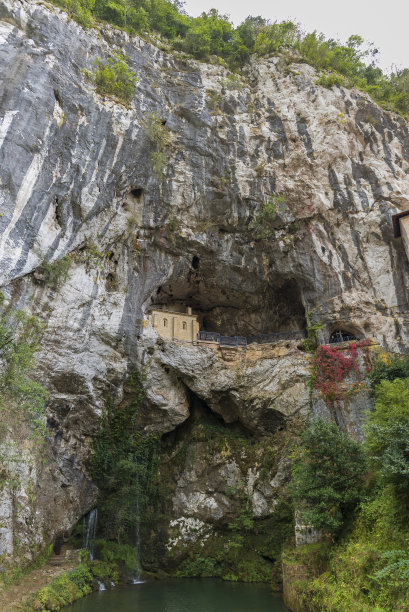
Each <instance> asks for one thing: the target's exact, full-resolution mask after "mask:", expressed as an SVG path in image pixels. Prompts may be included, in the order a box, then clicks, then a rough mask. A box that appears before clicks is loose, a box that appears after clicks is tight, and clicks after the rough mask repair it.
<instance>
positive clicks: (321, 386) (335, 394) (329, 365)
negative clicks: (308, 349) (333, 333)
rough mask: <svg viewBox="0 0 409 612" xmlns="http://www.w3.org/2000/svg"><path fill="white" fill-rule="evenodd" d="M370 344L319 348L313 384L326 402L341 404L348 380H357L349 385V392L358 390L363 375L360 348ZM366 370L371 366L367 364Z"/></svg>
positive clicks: (313, 365) (365, 342)
mask: <svg viewBox="0 0 409 612" xmlns="http://www.w3.org/2000/svg"><path fill="white" fill-rule="evenodd" d="M369 344H370V340H361V341H360V342H352V343H351V344H349V345H348V346H347V347H345V348H337V347H336V346H334V345H322V346H319V347H318V349H317V350H316V352H315V355H314V359H313V362H312V382H313V386H314V388H315V389H318V390H319V391H320V392H321V395H322V396H323V398H324V400H325V401H326V402H329V403H331V404H334V403H336V402H339V401H341V400H342V398H343V397H344V396H345V394H346V389H345V386H344V385H342V382H343V381H344V380H345V379H346V378H348V377H353V378H355V382H354V383H352V382H351V384H348V389H347V392H351V391H353V390H354V389H356V388H357V387H358V386H359V385H360V384H361V383H362V374H361V371H360V368H359V362H358V348H363V347H365V346H368V345H369ZM365 366H366V369H368V367H370V366H369V364H368V363H366V362H365Z"/></svg>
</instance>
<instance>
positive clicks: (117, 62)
mask: <svg viewBox="0 0 409 612" xmlns="http://www.w3.org/2000/svg"><path fill="white" fill-rule="evenodd" d="M84 73H85V75H86V76H87V78H89V79H90V80H91V81H92V82H94V83H95V87H96V91H97V93H98V94H99V95H100V96H108V97H111V98H114V99H115V100H118V101H119V102H122V103H123V104H125V105H127V104H129V103H130V102H131V100H132V98H133V95H134V93H135V85H136V83H137V82H138V79H137V78H136V75H135V73H134V72H133V71H132V70H131V69H130V68H129V67H128V65H127V63H126V60H125V58H124V57H123V56H122V55H120V54H116V55H114V57H109V58H108V59H107V60H106V61H103V60H102V59H101V58H100V57H98V58H97V59H96V60H95V62H94V69H93V71H84Z"/></svg>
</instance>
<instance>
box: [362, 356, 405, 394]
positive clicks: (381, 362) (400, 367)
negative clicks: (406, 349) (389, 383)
mask: <svg viewBox="0 0 409 612" xmlns="http://www.w3.org/2000/svg"><path fill="white" fill-rule="evenodd" d="M368 378H369V380H370V382H371V386H372V387H373V388H374V387H375V386H376V385H378V384H379V383H380V382H381V381H382V380H395V378H409V355H404V356H402V355H395V356H394V357H392V358H390V359H388V358H387V359H378V360H377V362H376V363H375V365H374V366H373V367H372V369H371V371H370V372H369V374H368Z"/></svg>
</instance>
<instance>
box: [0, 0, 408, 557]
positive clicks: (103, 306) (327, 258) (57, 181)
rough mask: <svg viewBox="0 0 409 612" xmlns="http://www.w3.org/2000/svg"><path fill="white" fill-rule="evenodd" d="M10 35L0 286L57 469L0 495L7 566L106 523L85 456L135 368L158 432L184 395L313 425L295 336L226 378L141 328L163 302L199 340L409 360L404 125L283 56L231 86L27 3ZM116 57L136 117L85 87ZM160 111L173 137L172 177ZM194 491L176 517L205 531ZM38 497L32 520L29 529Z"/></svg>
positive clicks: (237, 418)
mask: <svg viewBox="0 0 409 612" xmlns="http://www.w3.org/2000/svg"><path fill="white" fill-rule="evenodd" d="M0 20H1V21H0V32H1V39H0V40H1V46H0V57H1V63H0V70H1V83H2V85H1V87H2V90H1V97H0V122H1V123H0V156H1V164H0V181H1V182H0V186H1V192H0V194H1V195H0V197H1V204H0V211H1V214H0V232H1V234H0V276H1V279H0V284H1V286H2V288H3V291H4V293H5V296H6V301H7V304H8V305H9V306H10V307H11V308H24V307H25V308H27V309H29V310H30V311H31V312H33V313H35V314H37V315H39V316H41V317H43V318H44V320H45V321H46V329H45V333H44V337H43V340H42V350H41V354H40V355H39V361H38V363H39V371H40V377H41V380H42V381H43V382H44V384H46V386H47V387H48V388H49V390H50V400H49V401H48V404H47V416H48V423H49V427H50V434H51V438H50V443H49V448H48V449H47V451H46V453H47V462H48V463H47V465H48V467H47V469H46V468H44V467H43V468H42V469H41V470H40V469H34V470H32V471H31V473H30V474H29V470H26V471H27V473H22V474H21V477H20V479H19V486H18V488H17V490H14V491H13V493H10V491H9V490H8V489H7V488H4V489H3V490H2V491H1V493H0V513H1V515H2V527H1V531H0V546H1V551H0V552H2V553H6V555H8V556H11V555H13V552H14V553H16V545H15V542H16V541H17V539H18V540H19V542H20V543H21V544H22V547H23V549H24V551H28V550H29V548H30V547H31V548H33V546H34V545H35V543H41V542H48V541H50V540H51V539H52V538H53V537H55V536H56V535H57V534H59V533H61V532H64V531H66V530H69V529H70V528H71V526H72V525H73V524H74V523H75V521H76V520H78V519H79V518H80V517H81V515H82V514H83V513H85V512H86V511H87V510H89V508H90V507H92V505H93V503H94V501H95V494H96V491H95V488H94V487H93V485H92V482H91V481H90V479H89V476H88V474H87V470H86V457H87V455H88V453H89V450H88V449H89V441H90V438H91V436H92V435H93V433H95V431H96V429H97V427H98V418H99V414H100V410H101V408H102V406H103V405H104V402H105V401H106V399H107V397H109V396H114V397H116V398H121V394H122V384H123V381H124V380H125V378H126V376H127V374H128V373H129V371H130V370H131V369H133V368H134V367H135V366H137V365H143V366H145V367H146V371H147V383H146V384H147V391H148V398H149V403H148V409H147V410H146V414H144V415H141V426H142V427H144V428H145V429H146V430H147V431H157V432H159V433H161V434H169V432H172V431H173V430H175V428H177V427H179V426H181V425H182V424H183V423H184V422H185V421H186V420H187V419H188V417H189V413H190V412H191V408H192V394H194V397H195V398H198V399H197V401H201V402H203V403H205V404H206V406H207V407H208V408H209V409H210V410H211V411H213V412H214V413H217V414H218V415H221V417H222V418H223V419H224V421H225V423H240V424H241V426H243V427H245V428H246V429H247V430H248V431H250V432H252V434H254V435H256V436H259V437H260V439H261V438H262V437H263V436H268V435H275V434H276V432H277V431H281V430H282V429H283V430H285V429H286V427H289V424H291V423H293V424H294V425H295V423H296V421H297V419H298V418H300V419H301V420H302V419H304V418H306V417H307V416H308V413H309V410H310V403H309V395H308V390H307V382H308V358H307V357H306V356H305V354H304V353H303V352H302V351H300V350H299V349H298V348H297V343H296V342H293V343H291V342H290V343H289V345H288V346H286V344H285V343H284V344H282V345H280V346H276V347H275V348H273V347H270V349H268V350H267V349H266V351H267V352H263V351H262V349H256V348H253V349H251V350H249V351H248V354H247V358H246V360H245V361H243V362H238V363H235V362H234V363H229V362H226V361H224V360H223V359H222V358H221V357H220V355H217V354H216V353H215V352H214V351H212V349H204V348H201V347H195V346H190V347H186V346H183V345H180V344H177V343H168V342H164V341H162V340H161V339H160V338H159V337H158V336H157V335H156V334H155V333H154V332H153V331H152V330H149V329H148V328H146V327H144V324H143V321H144V314H145V313H146V311H147V309H148V308H149V306H150V305H152V304H155V305H160V304H162V305H166V306H168V307H169V306H170V307H173V308H182V307H183V308H184V307H185V306H186V305H190V306H192V307H193V309H194V311H195V312H197V313H199V316H200V320H201V325H202V328H204V329H207V330H210V331H220V332H222V333H225V334H240V335H246V336H251V335H257V334H266V333H270V332H275V331H283V330H286V331H287V330H299V329H303V328H305V325H306V320H307V318H308V319H309V320H312V321H320V322H322V323H323V324H324V327H323V330H322V332H321V341H327V340H328V336H329V334H330V332H331V331H333V330H334V329H337V328H339V327H343V328H346V329H348V330H349V331H352V332H355V333H357V334H359V335H362V336H371V337H373V338H375V339H376V340H377V341H378V342H379V343H380V344H381V345H383V346H385V347H387V348H389V349H392V350H396V351H404V350H406V348H407V346H408V343H409V327H408V325H407V303H408V273H409V267H408V261H407V259H406V256H405V254H404V250H403V246H402V245H401V243H400V240H399V239H394V238H393V232H392V223H391V215H392V214H393V213H395V212H398V211H399V210H401V209H407V208H409V196H408V193H409V131H408V125H407V123H406V122H405V121H404V120H403V119H402V118H401V117H399V116H397V115H394V114H391V113H387V112H385V111H382V110H381V109H379V107H377V106H376V105H375V104H374V103H373V102H372V101H371V100H370V99H369V98H368V96H366V95H364V94H362V93H360V92H358V91H355V90H353V91H349V90H346V89H343V88H333V89H332V90H328V89H324V88H322V87H320V86H318V85H316V84H315V80H316V73H315V71H314V69H313V68H311V67H310V66H307V65H305V64H301V63H297V62H296V61H295V62H294V63H291V61H290V60H289V59H288V58H284V57H273V58H268V59H263V60H254V61H252V62H251V63H250V64H249V65H248V66H247V67H246V69H245V70H244V72H243V75H242V77H240V79H239V81H237V80H234V79H232V78H231V76H229V73H228V71H226V70H225V69H224V68H223V67H221V66H216V65H207V64H200V63H197V62H195V61H193V60H191V59H188V58H185V57H182V56H180V55H177V54H170V53H167V52H166V51H162V50H160V49H159V48H158V47H156V46H154V45H153V44H151V43H149V42H146V41H144V40H142V39H139V38H137V37H135V38H130V37H129V36H128V35H127V34H125V33H122V32H118V31H113V30H111V29H109V28H107V27H105V28H102V29H101V30H100V31H98V32H97V31H95V30H90V31H88V32H84V30H83V29H82V28H81V27H80V26H78V25H77V24H76V23H74V22H72V21H69V20H68V18H67V16H66V15H65V14H64V13H63V12H61V11H59V10H58V9H56V8H55V7H52V6H49V7H48V6H46V5H44V4H43V3H40V2H36V1H34V0H28V1H26V0H21V1H15V2H11V1H9V0H5V1H3V3H2V5H1V7H0ZM118 50H120V51H121V52H123V53H124V54H125V55H126V56H127V57H128V64H129V66H130V68H132V70H134V71H135V73H136V75H137V77H138V83H137V87H136V90H135V96H134V98H133V100H132V103H131V105H130V107H129V108H125V107H123V106H121V105H120V104H117V103H116V102H114V101H112V100H109V99H104V98H101V97H100V96H98V95H97V94H96V92H95V90H94V87H93V85H92V83H91V82H90V81H89V80H87V78H86V76H85V74H84V71H86V70H92V66H93V62H94V61H95V60H96V59H97V58H98V57H100V58H107V57H109V56H110V54H112V52H114V51H118ZM294 59H295V60H296V58H294ZM152 113H154V115H155V117H159V118H160V120H161V122H162V123H163V129H164V130H166V132H167V134H168V140H169V141H170V144H169V145H168V146H167V147H166V149H165V151H164V153H165V155H166V158H167V160H166V165H165V167H164V174H163V176H160V175H159V173H158V172H157V171H156V172H155V170H154V168H153V164H152V151H154V149H155V142H152V141H151V138H150V137H149V130H148V129H147V126H148V124H149V121H150V119H149V118H150V117H152V116H153V115H152ZM272 193H279V194H281V196H282V198H283V200H284V202H285V203H283V204H281V205H280V206H279V207H278V210H277V217H276V229H275V232H274V235H271V237H270V238H269V239H268V240H267V241H266V240H260V239H258V238H257V236H256V235H255V233H254V230H253V229H252V226H253V223H254V219H255V217H256V215H257V213H258V212H259V211H260V210H261V208H262V206H263V203H265V202H266V201H268V199H269V197H270V196H271V194H272ZM67 254H68V255H70V259H71V266H70V269H69V272H68V276H67V278H66V279H65V280H64V282H62V283H61V284H60V285H59V286H54V287H53V286H51V285H50V284H49V283H47V278H46V275H45V276H44V268H42V267H41V266H42V264H44V262H51V263H52V262H56V261H58V260H60V259H61V258H62V257H63V256H64V255H67ZM257 351H259V352H258V353H257ZM358 409H359V406H358ZM7 435H8V438H7V440H8V443H9V445H10V444H15V443H17V444H19V443H18V441H17V442H16V441H15V438H16V436H15V435H14V434H13V430H12V428H11V427H10V430H9V432H8V434H7ZM27 452H28V453H29V454H30V450H29V449H27ZM30 457H31V459H30V460H31V461H32V462H33V465H36V466H39V465H40V463H39V462H38V459H37V458H36V457H35V455H34V452H33V453H31V455H30ZM226 461H227V460H226ZM283 462H284V463H280V462H278V463H277V464H276V466H275V470H276V471H277V472H278V473H279V472H280V469H284V468H283V467H282V466H283V465H284V464H285V462H286V458H285V456H283ZM223 465H224V464H223V461H222V462H221V463H220V466H221V467H220V469H222V470H223V469H224V467H223ZM280 465H281V467H280ZM16 469H17V468H16ZM229 469H230V470H233V471H234V470H235V468H234V469H233V468H229ZM23 472H24V470H23ZM243 477H244V476H243ZM274 477H275V476H274V474H272V475H271V478H272V479H274ZM240 478H241V476H240ZM245 478H247V479H250V480H251V478H253V476H251V474H250V475H249V474H246V475H245ZM283 478H284V479H285V477H284V476H283ZM198 481H200V478H199V477H198ZM202 481H203V479H202ZM248 482H249V481H248ZM254 482H255V481H254V478H253V483H254ZM189 486H190V485H189ZM200 486H202V485H201V484H200V482H199V484H198V485H197V488H196V493H200ZM263 486H264V485H263ZM269 486H270V488H268V487H267V485H265V487H264V488H265V491H267V492H265V493H263V492H262V491H261V490H259V491H258V493H257V494H256V493H254V491H256V489H257V488H256V487H254V486H253V488H252V489H251V494H252V495H253V507H254V509H255V514H256V515H257V513H259V515H260V513H261V514H263V513H265V512H267V513H268V512H269V510H268V509H269V508H271V507H272V504H273V501H272V500H273V497H274V495H273V492H272V491H273V489H274V487H271V485H269ZM183 487H185V490H184V493H183V495H185V497H183V495H182V493H181V492H180V491H182V489H183ZM186 487H187V489H186ZM203 487H204V485H203ZM203 487H202V488H203ZM266 487H267V488H266ZM250 488H251V487H250ZM188 489H189V487H188V485H186V483H185V484H183V483H182V484H181V485H180V487H179V493H178V496H177V497H176V498H175V503H174V508H175V510H174V513H175V514H174V517H175V520H177V519H178V517H187V518H189V517H191V516H195V512H194V511H193V510H192V507H193V506H194V503H193V501H189V499H191V498H189V495H190V494H191V491H192V487H190V489H189V490H188ZM29 490H30V491H33V495H32V496H31V497H30V499H31V500H32V502H30V503H32V506H33V507H34V508H36V511H35V512H34V513H33V518H32V519H30V520H16V516H15V510H14V511H13V507H14V508H17V507H18V505H19V504H22V505H23V506H27V499H28V491H29ZM249 490H250V489H249ZM203 495H205V497H206V496H207V497H208V498H210V497H212V499H213V501H214V499H215V497H214V495H213V496H212V495H211V494H210V493H209V494H208V492H206V493H203ZM13 496H14V497H13ZM12 497H13V499H12ZM199 497H200V496H199ZM44 499H47V500H49V507H48V508H47V510H46V505H47V504H46V503H45V502H44ZM183 499H184V500H185V501H183ZM197 499H199V498H198V497H197V496H196V500H197ZM200 499H202V498H200ZM220 499H221V498H219V501H218V500H217V499H216V501H215V503H216V505H217V504H218V505H219V507H220V508H221V507H222V506H223V504H224V503H225V501H223V500H222V501H220ZM39 500H43V501H41V502H40V501H39ZM213 501H211V502H209V504H210V506H211V507H212V508H214V503H213ZM195 503H196V502H195ZM226 503H227V502H226ZM13 504H14V506H13ZM198 506H200V504H198V505H197V507H198ZM13 512H14V514H13ZM215 512H216V514H217V513H218V512H219V510H217V511H215ZM202 518H203V517H202ZM200 520H202V519H200ZM13 534H14V535H13ZM13 542H14V544H13ZM29 554H30V553H29V552H27V555H29Z"/></svg>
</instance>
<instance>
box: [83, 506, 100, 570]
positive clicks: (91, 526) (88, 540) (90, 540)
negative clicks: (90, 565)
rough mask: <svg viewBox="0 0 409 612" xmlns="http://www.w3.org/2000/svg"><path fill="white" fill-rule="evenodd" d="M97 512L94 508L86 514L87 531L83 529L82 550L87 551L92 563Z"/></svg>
mask: <svg viewBox="0 0 409 612" xmlns="http://www.w3.org/2000/svg"><path fill="white" fill-rule="evenodd" d="M97 522H98V510H97V508H94V509H93V510H91V512H89V514H88V522H87V529H86V530H85V529H84V548H87V549H88V550H89V556H90V560H91V561H93V560H94V558H95V556H94V549H95V534H96V532H97Z"/></svg>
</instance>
